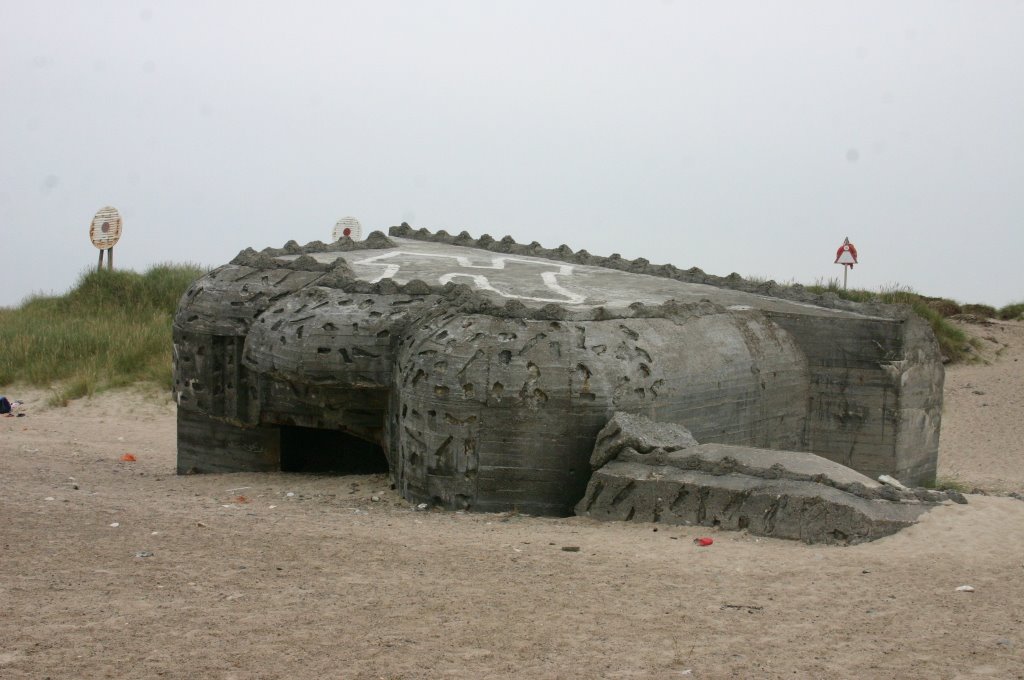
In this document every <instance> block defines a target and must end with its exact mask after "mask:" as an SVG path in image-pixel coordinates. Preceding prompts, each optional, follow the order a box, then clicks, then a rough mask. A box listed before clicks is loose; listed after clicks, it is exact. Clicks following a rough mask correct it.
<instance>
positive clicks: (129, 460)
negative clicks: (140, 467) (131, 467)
mask: <svg viewBox="0 0 1024 680" xmlns="http://www.w3.org/2000/svg"><path fill="white" fill-rule="evenodd" d="M121 460H123V461H124V462H126V463H134V462H135V456H133V455H132V454H130V453H126V454H124V455H123V456H121Z"/></svg>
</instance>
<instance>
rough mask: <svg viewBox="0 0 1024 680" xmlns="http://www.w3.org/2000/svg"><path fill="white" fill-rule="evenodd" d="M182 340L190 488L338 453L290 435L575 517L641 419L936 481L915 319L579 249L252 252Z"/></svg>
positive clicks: (419, 495) (933, 405) (439, 497)
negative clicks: (332, 434) (609, 451)
mask: <svg viewBox="0 0 1024 680" xmlns="http://www.w3.org/2000/svg"><path fill="white" fill-rule="evenodd" d="M174 342H175V348H174V350H175V392H176V395H177V400H178V406H179V408H178V469H179V471H181V472H184V471H188V470H195V471H199V472H205V471H238V470H277V469H281V465H282V461H283V460H285V458H287V457H288V456H290V455H291V453H290V452H291V451H292V450H293V443H294V441H295V438H296V437H298V438H301V437H306V436H308V437H325V436H327V435H320V434H312V433H311V432H306V430H300V429H294V430H291V429H286V428H309V429H310V430H312V431H344V432H346V433H348V435H349V436H352V437H355V438H358V439H359V440H362V441H366V442H379V443H380V449H381V451H382V452H383V454H384V456H385V457H386V459H387V462H388V466H389V470H390V474H391V477H392V479H393V481H394V483H395V484H396V487H397V488H398V490H399V491H400V492H401V493H402V495H403V496H404V497H405V498H407V499H408V500H410V501H413V502H417V503H418V502H430V503H435V504H439V505H441V506H444V507H449V508H469V509H473V510H485V511H490V510H509V509H513V508H516V509H519V510H521V511H523V512H530V513H535V514H555V515H564V514H570V513H571V512H572V511H573V508H574V506H575V505H576V503H577V502H578V501H579V500H580V499H581V498H582V497H583V495H584V492H585V491H586V488H587V483H588V481H589V479H590V477H591V467H590V456H591V453H592V450H593V448H594V441H595V437H596V436H597V434H598V432H599V431H600V430H601V429H602V427H604V426H605V424H606V423H607V422H608V420H609V418H611V416H612V414H613V413H615V412H627V413H634V414H637V415H642V416H644V417H646V418H649V419H650V420H652V421H655V422H665V423H677V424H681V425H685V426H686V427H687V428H689V430H690V431H691V432H693V435H694V436H695V437H697V439H698V440H699V441H701V442H702V443H708V444H727V445H738V446H747V447H756V448H758V449H763V450H778V449H786V450H793V451H807V452H813V453H816V454H818V455H821V456H824V457H826V458H828V459H830V460H832V461H835V462H837V463H840V464H842V465H844V466H847V467H850V468H853V469H855V470H857V471H859V472H861V473H863V474H865V475H868V476H869V477H875V476H877V475H879V474H883V473H884V474H891V475H893V476H895V477H897V478H899V479H901V480H903V481H906V482H908V483H912V484H920V483H925V482H928V481H931V480H933V479H934V475H935V461H936V456H937V450H938V431H939V420H940V413H941V400H942V379H943V371H942V364H941V359H940V357H939V353H938V347H937V344H936V343H935V340H934V337H933V336H932V334H931V330H930V328H928V326H927V324H925V323H924V322H923V321H921V320H920V319H918V318H917V317H916V316H914V315H913V314H912V313H910V312H909V310H907V309H905V308H897V307H887V306H881V305H879V306H865V305H855V304H853V303H846V302H844V301H841V300H838V299H836V298H834V297H828V296H814V295H810V294H807V293H805V292H803V291H802V290H801V289H799V287H796V288H792V289H783V288H780V287H778V286H775V285H774V284H772V283H771V282H769V283H767V284H759V285H754V284H750V283H748V282H745V281H743V280H742V279H740V278H739V277H735V276H732V277H727V278H724V279H723V278H718V277H712V276H709V275H706V274H704V273H703V272H701V271H700V270H696V269H693V270H688V271H683V270H679V269H677V268H675V267H672V266H671V265H651V264H650V263H649V262H647V261H646V260H635V261H628V260H624V259H622V258H620V257H618V256H616V255H613V256H611V257H595V256H592V255H590V254H589V253H587V252H586V251H579V252H574V251H572V250H571V249H569V248H568V247H566V246H561V247H560V248H557V249H545V248H542V247H541V246H540V245H539V244H536V243H534V244H529V245H524V244H516V243H515V242H514V241H513V240H512V239H510V238H508V237H506V238H505V239H502V240H500V241H498V240H494V239H491V238H490V237H487V236H484V237H481V238H480V239H473V238H472V237H470V236H469V235H468V234H465V233H463V234H460V235H458V236H452V235H449V234H446V233H445V232H438V233H436V234H432V233H429V232H426V231H425V230H420V231H413V230H412V229H411V228H408V227H407V226H405V225H403V226H402V227H396V228H393V229H392V232H391V238H389V237H387V236H384V235H383V234H381V233H379V232H375V233H374V234H372V235H371V236H370V237H369V238H368V239H367V240H366V241H363V242H358V243H354V242H352V241H349V240H344V241H339V242H337V243H334V244H330V245H326V244H323V243H319V242H317V243H312V244H308V245H307V246H299V245H297V244H295V243H289V244H288V245H286V246H285V247H284V248H282V249H276V250H275V249H267V250H265V251H263V252H262V253H256V252H255V251H252V250H247V251H243V252H242V253H240V254H239V256H238V257H236V258H235V260H233V261H232V263H230V264H228V265H225V266H223V267H220V268H218V269H217V270H215V271H213V272H211V273H210V274H208V275H207V276H205V277H203V278H202V279H200V280H199V281H197V282H196V283H195V284H194V285H193V286H192V287H191V289H190V290H189V291H188V292H187V293H186V294H185V295H184V296H183V298H182V301H181V304H180V306H179V309H178V312H177V314H176V317H175V322H174ZM325 444H327V445H328V447H329V446H330V443H329V442H325ZM286 450H287V451H286ZM283 452H287V453H288V456H283Z"/></svg>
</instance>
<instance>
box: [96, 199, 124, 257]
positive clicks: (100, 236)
mask: <svg viewBox="0 0 1024 680" xmlns="http://www.w3.org/2000/svg"><path fill="white" fill-rule="evenodd" d="M89 238H90V239H91V240H92V244H93V245H94V246H96V247H97V248H99V249H100V250H107V249H109V248H113V247H114V244H115V243H117V240H118V239H119V238H121V213H119V212H117V208H115V207H113V206H109V205H108V206H107V207H105V208H100V209H99V210H98V211H96V216H95V217H93V218H92V224H91V225H89Z"/></svg>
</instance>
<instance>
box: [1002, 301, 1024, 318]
mask: <svg viewBox="0 0 1024 680" xmlns="http://www.w3.org/2000/svg"><path fill="white" fill-rule="evenodd" d="M999 318H1000V319H1007V320H1010V321H1012V320H1021V321H1024V302H1015V303H1013V304H1012V305H1006V306H1005V307H1003V308H1002V309H1000V310H999Z"/></svg>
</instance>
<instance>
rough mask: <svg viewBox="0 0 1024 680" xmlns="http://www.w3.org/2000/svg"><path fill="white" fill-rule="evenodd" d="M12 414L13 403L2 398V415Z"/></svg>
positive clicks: (0, 407)
mask: <svg viewBox="0 0 1024 680" xmlns="http://www.w3.org/2000/svg"><path fill="white" fill-rule="evenodd" d="M10 412H11V402H9V401H7V397H0V414H4V413H10Z"/></svg>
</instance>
